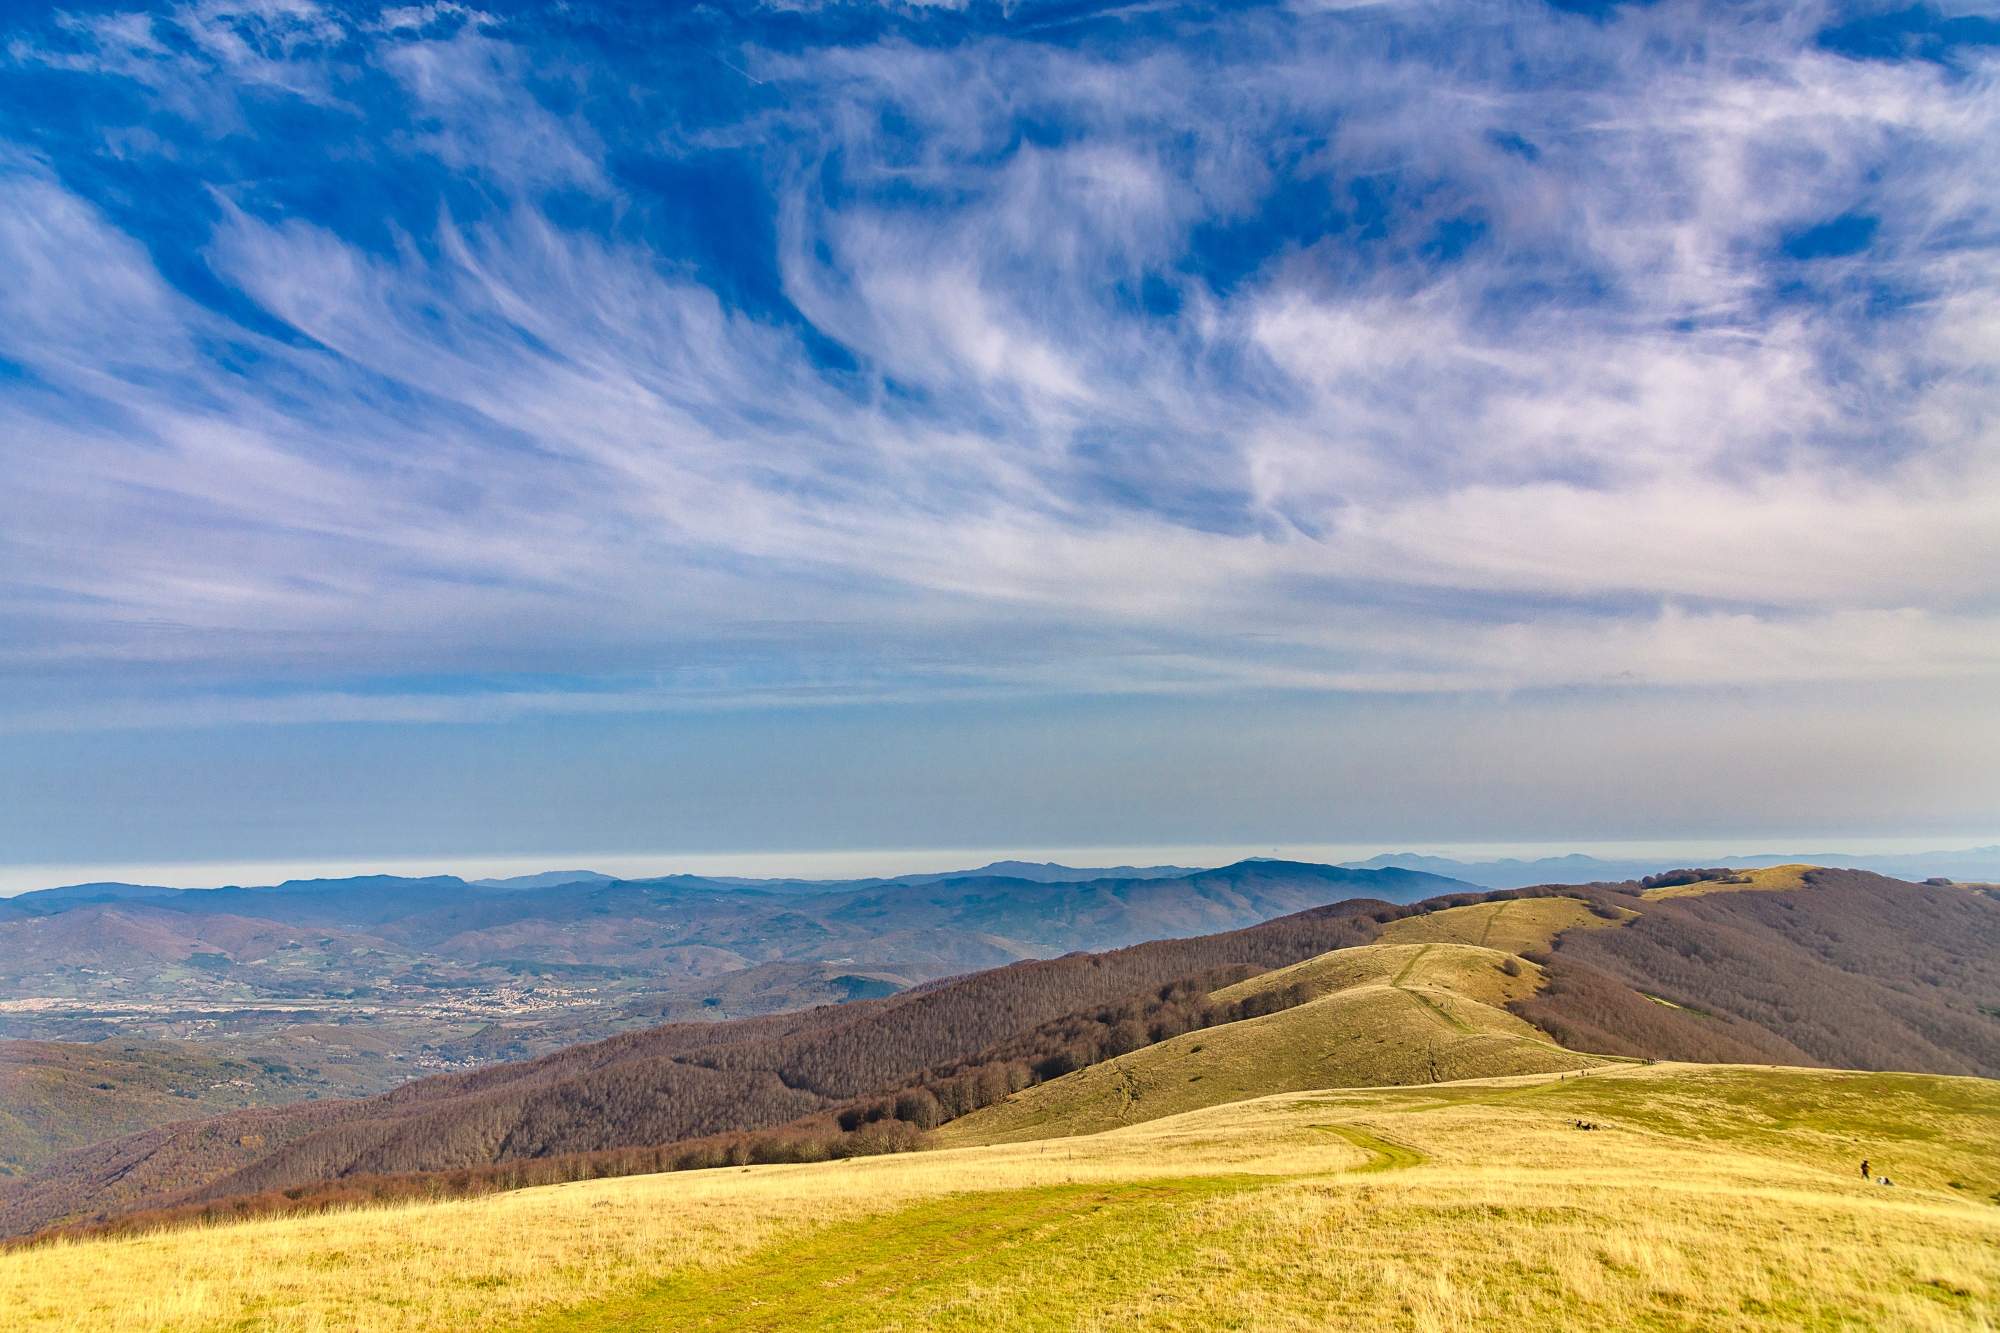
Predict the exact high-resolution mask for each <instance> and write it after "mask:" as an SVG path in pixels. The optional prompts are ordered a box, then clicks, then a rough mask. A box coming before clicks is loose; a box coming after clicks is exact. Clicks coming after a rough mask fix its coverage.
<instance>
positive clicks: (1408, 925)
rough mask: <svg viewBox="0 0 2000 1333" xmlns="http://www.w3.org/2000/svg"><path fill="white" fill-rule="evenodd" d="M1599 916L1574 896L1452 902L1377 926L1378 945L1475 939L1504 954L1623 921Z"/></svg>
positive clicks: (1550, 944)
mask: <svg viewBox="0 0 2000 1333" xmlns="http://www.w3.org/2000/svg"><path fill="white" fill-rule="evenodd" d="M1637 915H1638V913H1636V912H1627V913H1625V914H1624V916H1623V919H1622V920H1618V921H1612V920H1609V919H1607V918H1605V917H1601V916H1598V915H1597V914H1596V913H1594V912H1592V911H1591V910H1590V908H1589V907H1587V906H1585V905H1584V904H1583V903H1581V902H1579V901H1577V900H1576V899H1575V898H1511V899H1506V900H1503V901H1501V902H1497V903H1475V904H1473V905H1472V906H1470V907H1452V908H1447V909H1446V910H1445V911H1442V912H1430V913H1427V914H1425V915H1423V916H1406V917H1404V918H1403V919H1402V920H1401V921H1391V922H1390V923H1389V924H1388V925H1386V926H1384V927H1382V934H1381V936H1380V938H1379V939H1377V941H1376V943H1378V944H1474V945H1478V946H1480V947H1481V948H1486V949H1499V950H1501V951H1503V952H1505V953H1527V952H1529V951H1530V950H1534V949H1548V948H1551V947H1553V946H1554V943H1555V938H1556V936H1557V935H1559V934H1561V933H1562V932H1563V931H1565V930H1598V929H1602V928H1603V927H1606V926H1618V925H1623V924H1624V923H1625V921H1629V920H1631V919H1632V918H1634V917H1636V916H1637Z"/></svg>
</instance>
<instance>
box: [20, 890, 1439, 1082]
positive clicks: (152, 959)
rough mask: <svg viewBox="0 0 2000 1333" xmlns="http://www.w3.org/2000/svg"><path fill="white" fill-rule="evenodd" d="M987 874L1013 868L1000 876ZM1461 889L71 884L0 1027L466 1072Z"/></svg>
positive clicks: (39, 901) (42, 923) (28, 898)
mask: <svg viewBox="0 0 2000 1333" xmlns="http://www.w3.org/2000/svg"><path fill="white" fill-rule="evenodd" d="M1002 869H1004V870H1010V871H1019V872H1021V873H1018V874H998V873H991V872H993V871H996V870H1002ZM1127 871H1129V872H1130V873H1126V872H1127ZM579 876H581V877H579ZM549 878H556V879H559V880H560V881H562V882H559V883H553V884H551V883H547V882H546V880H547V879H549ZM1472 887H1473V886H1471V885H1469V884H1466V883H1463V882H1461V881H1458V880H1454V879H1449V878H1446V877H1444V876H1439V875H1435V874H1431V873H1429V872H1427V871H1414V870H1406V869H1402V868H1400V867H1391V868H1387V869H1379V870H1367V869H1363V870H1355V869H1344V868H1341V867H1335V866H1323V865H1307V864H1303V863H1296V862H1287V861H1272V860H1256V861H1246V862H1243V863H1240V864H1238V865H1234V866H1225V867H1222V868H1220V869H1216V870H1199V871H1186V870H1183V869H1182V868H1180V867H1151V868H1147V869H1144V870H1139V869H1135V868H1129V867H1121V868H1119V873H1117V874H1114V875H1111V876H1108V877H1107V876H1103V875H1101V874H1097V873H1095V872H1089V871H1079V870H1075V869H1072V868H1070V867H1063V866H1049V865H1041V866H1031V865H1007V864H1002V865H1000V866H990V867H985V868H983V869H982V870H981V871H978V872H972V873H966V874H957V875H944V876H939V875H920V876H910V877H906V878H900V879H870V880H854V881H843V882H838V883H832V884H804V883H800V882H797V881H760V882H748V883H746V882H742V881H727V880H719V879H710V878H704V877H701V876H695V875H668V876H663V877H660V878H656V879H646V880H616V879H611V878H609V877H607V876H604V875H602V874H599V873H595V872H589V871H570V872H555V874H554V875H553V876H529V877H524V878H522V879H516V880H511V881H500V882H498V883H485V884H478V883H470V882H467V881H465V880H463V879H460V878H457V877H456V876H450V875H434V876H428V877H424V878H406V877H399V876H393V875H366V876H357V877H354V878H349V879H338V880H288V881H286V882H284V883H282V884H275V885H265V886H258V887H245V886H229V887H225V888H219V889H174V888H167V887H164V886H159V885H133V884H80V885H69V886H65V887H62V888H56V889H45V890H39V891H36V892H32V893H24V894H21V895H20V896H18V897H16V898H13V899H9V900H5V901H0V1036H11V1037H19V1038H34V1039H40V1040H82V1039H105V1038H109V1037H113V1036H120V1037H131V1036H144V1037H148V1038H153V1039H171V1040H186V1039H189V1038H198V1039H214V1038H216V1037H220V1036H224V1035H235V1036H238V1037H243V1036H246V1035H249V1034H251V1033H252V1032H254V1033H256V1034H259V1035H261V1036H269V1035H270V1033H271V1032H272V1031H274V1030H276V1029H278V1028H280V1027H282V1026H284V1025H287V1024H296V1023H307V1022H309V1023H317V1024H322V1025H325V1024H335V1025H356V1024H359V1025H364V1026H366V1027H368V1028H369V1029H371V1030H373V1031H374V1032H375V1034H376V1035H378V1036H382V1037H383V1038H384V1039H385V1040H389V1041H390V1043H391V1046H392V1048H393V1049H395V1050H397V1051H399V1052H401V1054H402V1057H403V1058H405V1059H406V1060H409V1061H411V1062H414V1063H415V1064H416V1065H417V1067H420V1068H438V1069H452V1068H464V1067H467V1066H469V1065H473V1064H480V1063H488V1062H491V1061H493V1060H495V1059H503V1058H519V1057H521V1056H524V1055H530V1054H534V1053H536V1052H538V1051H542V1050H548V1049H553V1048H554V1047H556V1046H560V1045H565V1044H568V1043H571V1042H575V1041H580V1040H585V1039H587V1038H590V1037H597V1036H605V1035H609V1034H610V1033H613V1032H618V1031H623V1030H627V1029H629V1028H632V1027H639V1026H646V1025H649V1024H653V1023H658V1022H661V1021H673V1020H685V1019H704V1020H706V1019H723V1018H733V1017H743V1016H747V1015H754V1014H764V1013H775V1012H780V1011H784V1010H790V1009H799V1008H806V1007H810V1006H813V1005H819V1004H832V1003H839V1002H845V1001H850V1000H854V999H856V998H860V997H864V996H874V995H887V994H893V993H895V992H897V991H900V990H904V989H907V988H909V987H911V986H915V985H919V984H921V983H924V982H928V981H933V980H936V979H938V978H941V977H947V976H953V975H957V974H961V973H966V972H972V971H976V970H979V969H982V968H990V967H997V966H1002V965H1005V964H1008V963H1013V962H1017V961H1020V960H1023V959H1031V958H1051V957H1055V956H1058V955H1061V954H1065V953H1070V952H1074V951H1077V950H1097V949H1115V948H1120V947H1123V946H1126V945H1130V944H1135V943H1138V942H1140V941H1143V940H1152V939H1161V938H1166V937H1185V936H1193V935H1205V934H1211V933H1214V932H1216V931H1226V930H1234V929H1240V928H1243V927H1245V926H1250V925H1255V924H1257V923H1258V922H1261V921H1267V920H1270V919H1271V918H1273V917H1277V916H1283V915H1285V914H1287V913H1290V912H1296V911H1299V910H1302V909H1304V908H1309V907H1317V906H1320V905H1322V904H1325V903H1329V902H1333V901H1337V900H1341V899H1350V898H1367V899H1372V900H1376V901H1386V902H1394V903H1408V902H1414V901H1417V900H1419V899H1422V898H1428V897H1433V896H1435V895H1437V894H1440V893H1450V892H1454V891H1458V890H1467V889H1470V888H1472Z"/></svg>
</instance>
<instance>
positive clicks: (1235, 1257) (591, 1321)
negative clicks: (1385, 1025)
mask: <svg viewBox="0 0 2000 1333" xmlns="http://www.w3.org/2000/svg"><path fill="white" fill-rule="evenodd" d="M1584 1125H1588V1126H1591V1127H1592V1128H1591V1129H1589V1130H1585V1129H1583V1128H1581V1126H1584ZM1864 1157H1865V1158H1867V1159H1869V1161H1870V1164H1871V1167H1872V1168H1873V1170H1874V1171H1876V1172H1878V1173H1880V1174H1881V1175H1884V1176H1887V1177H1889V1178H1892V1179H1893V1180H1894V1181H1895V1184H1894V1186H1893V1187H1886V1186H1882V1185H1878V1184H1876V1183H1875V1182H1874V1180H1873V1179H1872V1178H1869V1179H1864V1178H1862V1177H1861V1176H1860V1174H1859V1173H1858V1172H1857V1170H1856V1166H1857V1164H1858V1162H1859V1160H1860V1159H1861V1158H1864ZM1996 1163H2000V1086H1996V1085H1995V1084H1994V1083H1993V1082H1991V1081H1988V1080H1981V1079H1967V1078H1946V1077H1938V1076H1934V1075H1921V1074H1854V1073H1851V1072H1840V1071H1821V1070H1800V1069H1755V1068H1744V1067H1717V1066H1688V1065H1659V1066H1653V1067H1639V1066H1633V1065H1624V1066H1616V1067H1613V1068H1609V1069H1606V1070H1604V1071H1602V1072H1600V1073H1597V1074H1593V1075H1592V1076H1590V1077H1588V1078H1570V1079H1568V1080H1567V1081H1561V1082H1559V1081H1557V1080H1556V1079H1555V1078H1553V1077H1550V1076H1526V1077H1516V1078H1506V1079H1486V1080H1476V1081H1472V1082H1466V1083H1454V1084H1445V1085H1428V1084H1427V1085H1424V1086H1420V1087H1404V1088H1373V1089H1353V1090H1346V1091H1321V1092H1306V1093H1292V1094H1283V1095H1279V1096H1273V1097H1267V1098H1262V1099H1257V1100H1252V1101H1245V1102H1235V1103H1231V1104H1229V1105H1226V1106H1216V1107H1210V1108H1207V1109H1205V1110H1200V1111H1194V1112H1190V1113H1187V1114H1184V1115H1180V1116H1174V1117H1169V1118H1166V1119H1162V1120H1155V1121H1151V1122H1148V1123H1146V1124H1142V1125H1135V1126H1131V1127H1128V1128H1124V1129H1118V1130H1112V1131H1109V1132H1107V1133H1103V1134H1097V1135H1091V1136H1088V1137H1083V1138H1073V1139H1067V1140H1063V1141H1062V1142H1060V1143H1055V1144H1051V1143H1047V1142H1030V1143H1019V1144H1000V1145H993V1146H984V1147H969V1148H959V1149H952V1150H945V1151H939V1152H932V1153H925V1154H921V1155H917V1156H909V1155H898V1156H889V1157H876V1158H867V1159H847V1160H843V1161H837V1162H823V1163H817V1164H803V1165H779V1166H752V1167H747V1168H745V1169H742V1170H731V1171H714V1172H703V1173H700V1174H699V1175H697V1176H693V1177H689V1176H677V1177H676V1176H668V1177H663V1176H641V1177H636V1178H626V1179H599V1180H590V1179H584V1180H578V1181H576V1182H575V1183H571V1184H564V1185H557V1186H552V1187H546V1188H538V1189H527V1190H522V1191H519V1192H516V1193H512V1194H508V1195H504V1196H499V1197H492V1198H480V1199H470V1200H458V1201H444V1202H438V1201H429V1202H417V1203H412V1204H410V1205H408V1206H405V1207H400V1208H394V1209H360V1210H343V1211H337V1212H332V1213H326V1214H319V1215H312V1216H298V1217H278V1218H262V1219H257V1220H253V1221H248V1222H241V1223H237V1224H233V1225H225V1226H215V1227H204V1228H198V1229H195V1228H190V1229H183V1230H178V1231H173V1232H168V1233H164V1234H149V1235H137V1236H127V1237H104V1238H99V1239H85V1240H80V1241H75V1242H71V1243H67V1244H63V1245H43V1246H32V1247H24V1248H18V1249H14V1250H12V1251H7V1252H0V1323H4V1324H5V1325H6V1326H7V1327H9V1328H15V1329H20V1330H23V1331H24V1333H58V1331H59V1330H71V1329H86V1328H87V1329H90V1330H92V1333H160V1330H162V1329H167V1328H176V1329H178V1328H188V1329H193V1328H248V1329H285V1328H322V1327H323V1328H348V1329H355V1330H362V1331H364V1333H438V1331H439V1330H457V1329H466V1330H471V1329H480V1330H507V1331H509V1333H512V1331H515V1330H519V1331H520V1333H610V1331H611V1330H615V1329H634V1328H660V1329H667V1328H674V1329H678V1328H702V1329H709V1330H716V1331H717V1333H728V1331H730V1330H737V1331H738V1333H747V1331H748V1330H766V1331H768V1330H772V1329H826V1330H832V1329H855V1328H872V1329H895V1328H905V1329H911V1328H926V1329H931V1328H937V1329H945V1328H949V1329H959V1330H967V1331H968V1333H974V1331H978V1330H988V1329H991V1330H1007V1331H1008V1333H1016V1331H1018V1330H1028V1331H1029V1333H1057V1331H1059V1330H1061V1331H1067V1330H1076V1329H1090V1328H1106V1327H1133V1328H1160V1329H1166V1328H1171V1329H1175V1330H1194V1331H1197V1333H1208V1331H1209V1330H1223V1329H1243V1328H1313V1329H1325V1330H1334V1331H1336V1333H1362V1331H1364V1330H1366V1331H1367V1333H1373V1331H1374V1330H1379V1329H1410V1330H1439V1331H1440V1333H1442V1331H1444V1330H1456V1329H1474V1328H1499V1327H1533V1328H1562V1329H1575V1330H1589V1331H1590V1333H1597V1331H1599V1330H1603V1331H1605V1333H1611V1331H1613V1330H1616V1331H1617V1333H1624V1331H1625V1330H1630V1329H1661V1330H1666V1329H1687V1328H1718V1329H1722V1328H1726V1329H1733V1330H1740V1331H1741V1333H1778V1331H1779V1330H1792V1329H1799V1328H1822V1327H1824V1328H1839V1327H1864V1328H1869V1329H1879V1330H1886V1331H1889V1333H1905V1331H1908V1333H1918V1331H1919V1330H1923V1331H1924V1333H1932V1331H1936V1330H1942V1331H1945V1333H1955V1331H1957V1330H1964V1333H1975V1331H1976V1330H1980V1329H1983V1328H1987V1327H1990V1326H1991V1322H1992V1315H1993V1313H1994V1311H1995V1309H1996V1308H2000V1279H1996V1271H1995V1268H1994V1266H1993V1263H1992V1255H1993V1253H1994V1251H1995V1248H1996V1246H2000V1208H1996V1207H1995V1202H1994V1200H1995V1198H1996V1197H2000V1168H1996Z"/></svg>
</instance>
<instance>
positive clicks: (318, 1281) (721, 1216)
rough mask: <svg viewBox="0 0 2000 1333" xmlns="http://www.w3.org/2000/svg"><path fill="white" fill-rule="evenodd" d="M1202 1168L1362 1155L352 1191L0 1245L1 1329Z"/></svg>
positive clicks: (439, 1283)
mask: <svg viewBox="0 0 2000 1333" xmlns="http://www.w3.org/2000/svg"><path fill="white" fill-rule="evenodd" d="M1163 1154H1164V1155H1167V1156H1171V1157H1174V1158H1176V1159H1177V1160H1179V1161H1180V1162H1181V1163H1182V1166H1183V1167H1184V1168H1185V1169H1186V1170H1190V1171H1193V1172H1209V1173H1224V1172H1238V1171H1251V1172H1271V1171H1277V1170H1281V1169H1285V1168H1288V1167H1295V1166H1298V1165H1304V1166H1306V1167H1307V1168H1308V1169H1312V1170H1338V1169H1341V1168H1342V1167H1345V1166H1350V1165H1354V1164H1356V1163H1359V1162H1361V1161H1363V1160H1365V1158H1366V1156H1367V1154H1365V1153H1364V1152H1362V1151H1361V1150H1359V1149H1357V1148H1355V1147H1354V1146H1352V1145H1351V1144H1349V1143H1347V1142H1346V1141H1344V1140H1339V1139H1331V1138H1327V1137H1326V1136H1324V1135H1300V1136H1294V1141H1292V1142H1289V1143H1286V1142H1281V1141H1279V1140H1274V1139H1270V1138H1266V1137H1263V1136H1256V1135H1240V1134H1239V1135H1231V1134H1228V1133H1224V1134H1222V1135H1221V1136H1220V1137H1218V1135H1217V1133H1216V1132H1215V1130H1213V1129H1211V1128H1209V1127H1196V1128H1194V1129H1192V1130H1190V1129H1187V1128H1185V1127H1162V1128H1160V1129H1158V1130H1153V1131H1151V1132H1144V1133H1140V1134H1137V1135H1130V1136H1126V1137H1123V1138H1120V1139H1117V1140H1108V1141H1101V1142H1098V1141H1093V1142H1088V1143H1082V1144H1062V1145H1045V1144H1028V1145H1022V1146H1017V1147H1011V1148H1000V1149H985V1150H981V1151H980V1152H979V1153H978V1154H976V1155H973V1156H970V1157H968V1156H967V1155H964V1154H955V1153H922V1154H912V1155H906V1156H896V1157H873V1158H850V1159H848V1160H846V1161H843V1162H833V1163H823V1164H815V1165H809V1166H764V1167H751V1168H741V1169H732V1170H716V1171H696V1172H681V1173H676V1174H671V1175H656V1176H632V1177H625V1178H622V1179H617V1180H601V1181H585V1182H579V1183H576V1184H572V1185H557V1186H550V1187H547V1188H542V1189H533V1190H523V1191H520V1192H518V1193H513V1194H502V1195H495V1196H491V1197H488V1198H484V1199H476V1200H468V1201H461V1202H452V1203H438V1204H418V1205H410V1206H401V1207H392V1208H377V1209H360V1210H355V1211H352V1212H344V1213H332V1214H325V1215H321V1216H317V1217H310V1218H300V1219H280V1220H273V1221H260V1222H247V1223H239V1224H235V1225H228V1226H219V1227H200V1228H192V1229H188V1230H182V1231H174V1232H165V1233H156V1234H153V1235H148V1236H141V1237H134V1238H130V1239H125V1240H109V1241H100V1240H87V1241H77V1242H58V1243H56V1244H53V1245H50V1246H46V1247H41V1248H36V1249H29V1250H21V1251H16V1252H14V1253H11V1254H4V1255H0V1328H6V1329H9V1330H14V1331H15V1333H27V1331H29V1330H34V1331H35V1333H41V1331H43V1330H46V1331H47V1333H58V1331H60V1333H192V1331H193V1330H207V1329H224V1328H238V1327H242V1328H250V1329H256V1330H270V1331H271V1333H280V1331H283V1333H290V1331H291V1330H299V1331H301V1333H319V1331H320V1330H336V1329H337V1330H351V1331H352V1333H391V1331H392V1330H393V1331H394V1333H414V1331H415V1330H431V1329H455V1328H488V1327H492V1326H494V1325H495V1324H501V1323H505V1322H508V1321H509V1320H515V1319H520V1318H523V1317H525V1316H527V1315H529V1314H532V1313H534V1312H536V1311H539V1310H545V1309H547V1308H549V1307H551V1306H565V1305H575V1304H577V1303H580V1302H582V1301H585V1300H589V1299H591V1298H593V1297H596V1296H600V1295H602V1294H604V1293H605V1292H608V1291H611V1290H613V1289H616V1288H618V1287H620V1286H624V1285H629V1284H632V1283H637V1282H644V1281H646V1280H648V1279H651V1278H656V1277H658V1276H660V1275H662V1274H664V1273H667V1272H670V1271H673V1270H676V1269H680V1268H685V1267H689V1266H697V1267H715V1266H718V1265H721V1264H725V1263H728V1262H730V1261H732V1260H737V1259H740V1258H742V1257H743V1256H745V1255H747V1254H749V1253H751V1252H752V1251H754V1250H756V1249H758V1248H759V1247H762V1246H766V1245H769V1244H771V1243H773V1242H774V1241H776V1240H778V1239H780V1238H782V1237H784V1236H787V1235H791V1234H795V1233H797V1232H799V1231H802V1230H805V1229H809V1228H812V1227H818V1226H824V1225H827V1224H830V1223H837V1222H842V1221H847V1220H852V1219H855V1218H859V1217H863V1216H868V1215H871V1214H879V1213H883V1212H886V1211H893V1210H895V1209H898V1208H901V1207H905V1206H907V1205H908V1204H910V1203H911V1202H913V1201H916V1200H920V1199H925V1198H934V1197H937V1196H939V1195H943V1194H949V1193H952V1192H955V1191H963V1190H1014V1189H1029V1188H1034V1187H1037V1186H1046V1185H1059V1184H1069V1183H1075V1182H1079V1181H1105V1182H1116V1181H1130V1180H1145V1179H1149V1178H1152V1177H1154V1176H1157V1175H1158V1174H1159V1172H1160V1162H1161V1160H1162V1155H1163Z"/></svg>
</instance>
